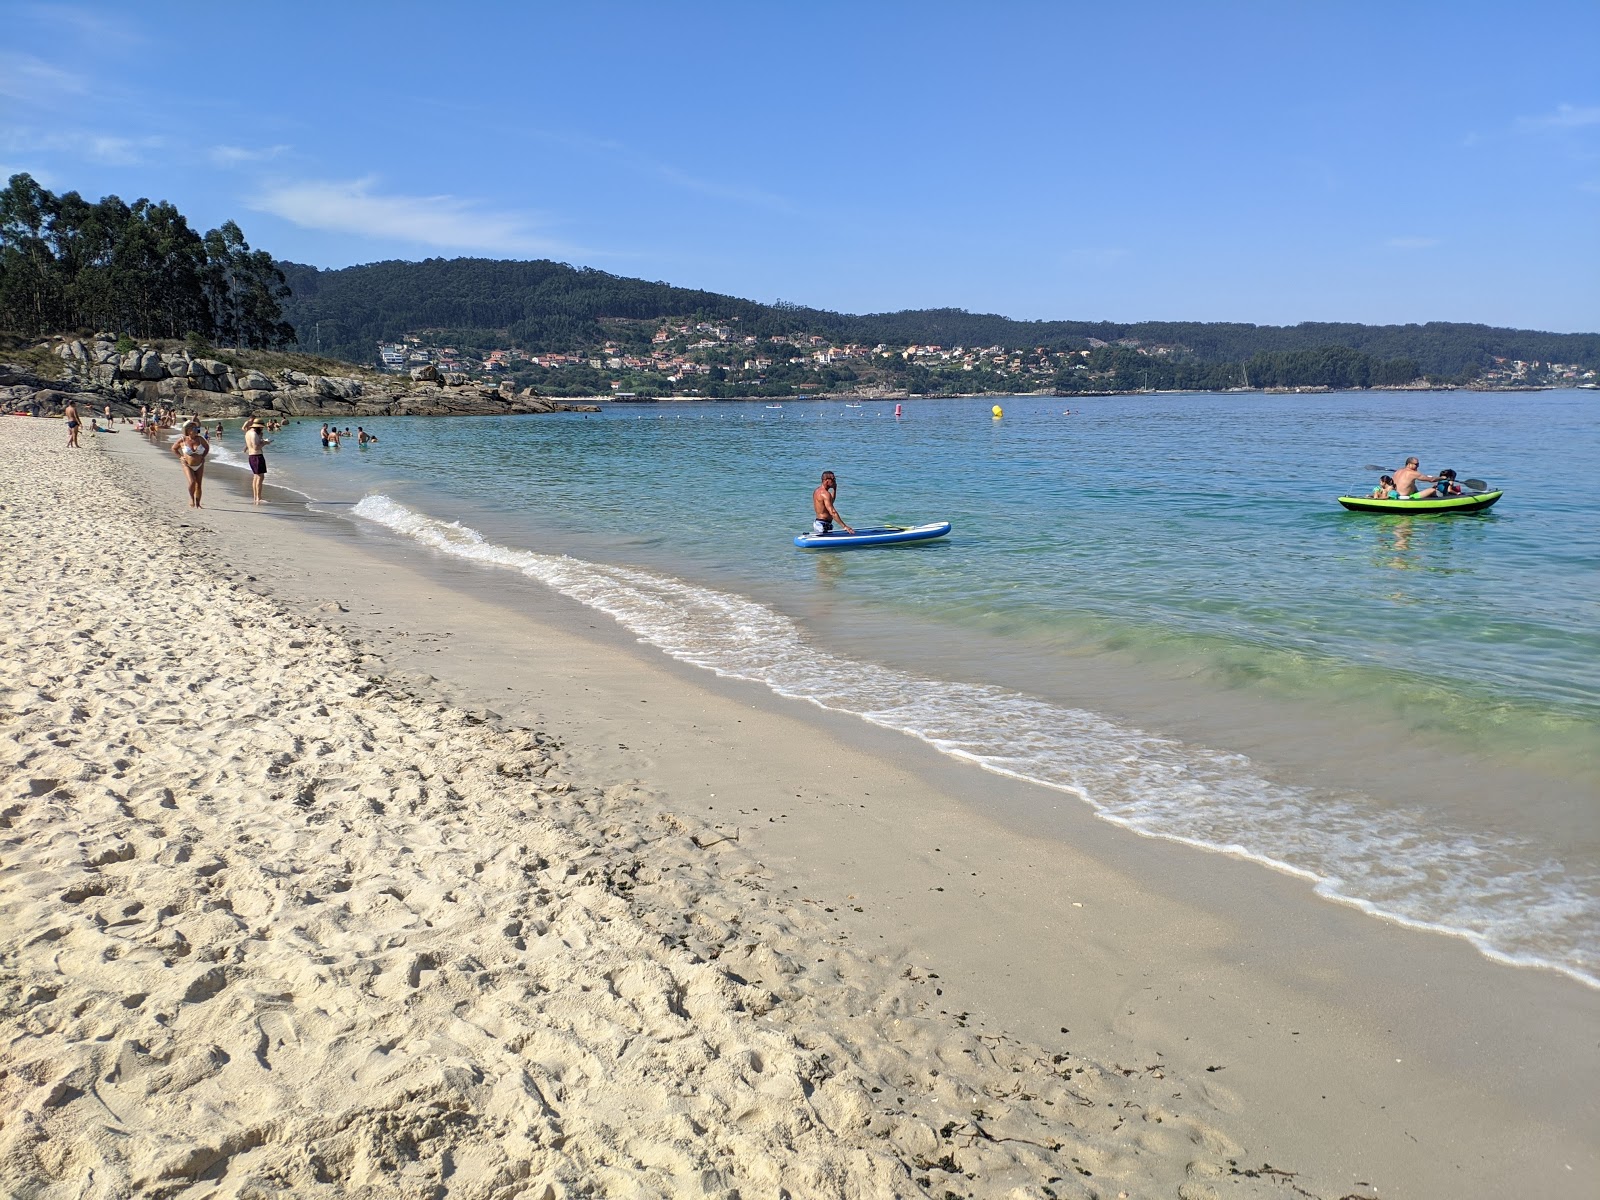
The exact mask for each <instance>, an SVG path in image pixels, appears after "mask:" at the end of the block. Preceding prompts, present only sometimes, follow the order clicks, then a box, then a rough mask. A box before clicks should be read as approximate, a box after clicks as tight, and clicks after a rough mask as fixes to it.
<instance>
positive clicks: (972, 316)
mask: <svg viewBox="0 0 1600 1200" xmlns="http://www.w3.org/2000/svg"><path fill="white" fill-rule="evenodd" d="M278 267H279V269H280V270H281V271H282V272H283V274H284V277H285V279H286V280H287V282H288V285H289V288H290V290H291V292H292V296H291V297H290V298H289V299H288V300H287V301H285V303H284V312H285V315H286V317H287V318H288V319H289V321H290V322H291V323H292V324H293V325H294V326H295V328H296V329H297V330H298V331H299V334H300V340H301V343H302V345H305V346H307V347H310V348H314V349H315V348H320V350H321V351H322V352H323V353H328V354H334V355H337V356H339V357H341V358H348V359H350V360H351V361H359V362H370V361H372V360H373V357H374V354H375V351H376V347H377V345H378V343H379V342H383V341H396V340H399V339H400V338H402V337H404V336H405V335H407V334H418V333H427V334H429V335H431V340H436V341H439V342H448V343H451V344H458V345H461V346H464V347H474V348H490V347H512V346H515V347H520V348H522V349H525V350H528V351H532V352H535V353H537V352H563V351H568V352H570V351H583V350H591V349H600V348H602V347H604V346H605V345H606V344H607V343H610V344H612V345H614V346H617V347H618V348H619V349H627V348H628V347H629V345H630V342H631V343H633V344H639V342H640V341H641V338H642V341H643V343H645V344H647V343H648V338H649V330H648V329H639V330H636V331H632V332H630V330H629V329H628V328H627V327H626V326H627V325H629V324H633V323H651V322H660V321H663V320H668V319H680V318H681V319H697V320H707V321H737V322H738V329H739V332H740V333H741V334H743V335H745V336H753V337H755V338H757V339H761V340H765V339H768V338H771V337H773V336H787V337H791V338H792V337H795V336H797V335H803V336H820V337H822V338H824V339H826V340H827V341H828V342H830V343H832V344H835V345H845V344H859V345H864V346H877V345H886V346H889V347H894V348H902V347H906V346H910V345H928V344H933V345H937V346H943V347H947V348H948V347H952V346H965V347H975V346H984V347H986V346H999V347H1002V348H1004V349H1007V350H1014V351H1027V350H1037V349H1044V350H1047V351H1051V352H1060V351H1069V350H1071V351H1078V350H1085V349H1090V348H1091V341H1090V339H1094V340H1095V341H1100V342H1106V343H1117V342H1119V341H1135V342H1137V343H1139V345H1140V346H1142V347H1151V346H1159V347H1170V348H1171V353H1170V354H1169V355H1167V356H1166V357H1170V358H1180V359H1186V360H1188V361H1190V362H1192V363H1193V364H1196V365H1220V364H1243V363H1245V362H1247V361H1248V360H1250V359H1251V358H1252V357H1253V356H1255V355H1258V354H1265V355H1278V354H1287V353H1295V352H1325V351H1328V350H1330V349H1332V348H1343V349H1346V350H1353V351H1357V352H1359V353H1360V354H1363V355H1366V356H1367V357H1368V358H1369V359H1372V360H1408V361H1410V362H1411V363H1414V364H1415V367H1416V369H1417V371H1419V372H1420V373H1422V374H1425V375H1428V376H1431V377H1435V378H1439V379H1447V378H1448V379H1466V378H1472V377H1473V376H1474V375H1475V373H1476V372H1478V371H1482V370H1485V369H1488V368H1489V367H1491V366H1492V365H1493V364H1494V361H1495V360H1496V359H1497V358H1502V359H1510V360H1527V361H1540V362H1559V363H1573V364H1579V365H1582V366H1584V367H1585V368H1594V367H1596V366H1600V334H1557V333H1540V332H1535V331H1529V330H1517V329H1500V328H1494V327H1492V326H1487V325H1472V324H1461V323H1454V322H1443V321H1436V322H1429V323H1428V324H1425V325H1360V324H1355V323H1329V322H1306V323H1303V324H1300V325H1292V326H1272V325H1250V324H1242V323H1217V322H1199V321H1141V322H1133V323H1119V322H1111V321H1016V320H1012V319H1010V318H1007V317H1002V316H997V315H994V314H990V313H969V312H965V311H963V310H961V309H916V310H907V311H904V312H894V313H874V314H868V315H865V316H854V315H851V314H847V313H836V312H829V311H826V310H822V309H813V308H805V307H801V306H798V305H789V304H781V303H780V304H761V303H757V302H756V301H752V300H743V299H740V298H738V297H736V296H724V295H720V294H718V293H715V292H706V291H698V290H695V289H691V288H681V287H673V286H672V285H670V284H666V283H659V282H657V283H652V282H648V281H646V280H642V279H630V278H627V277H625V276H619V275H611V274H609V273H607V272H604V271H596V270H591V269H589V268H581V267H571V266H567V265H566V264H563V263H557V262H551V261H547V260H540V261H533V262H506V261H501V260H496V259H481V258H457V259H442V258H434V259H428V260H426V261H423V262H399V261H390V262H379V263H371V264H368V265H365V266H356V267H346V268H343V269H341V270H334V271H323V270H318V269H317V268H315V267H308V266H303V265H299V264H295V263H283V262H280V263H279V264H278ZM1140 368H1141V370H1152V371H1154V370H1155V369H1156V366H1155V365H1154V364H1152V363H1150V362H1145V363H1143V364H1140ZM1165 373H1166V372H1163V374H1165ZM1233 382H1234V383H1237V382H1240V379H1239V378H1238V377H1237V376H1235V378H1234V379H1233ZM1250 382H1251V383H1252V384H1257V383H1258V382H1260V383H1264V382H1267V381H1266V380H1260V381H1258V380H1257V379H1256V378H1255V376H1254V374H1253V373H1252V377H1251V380H1250ZM1327 382H1329V383H1332V382H1334V381H1333V380H1329V381H1327Z"/></svg>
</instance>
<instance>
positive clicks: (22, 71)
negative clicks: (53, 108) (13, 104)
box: [0, 50, 89, 104]
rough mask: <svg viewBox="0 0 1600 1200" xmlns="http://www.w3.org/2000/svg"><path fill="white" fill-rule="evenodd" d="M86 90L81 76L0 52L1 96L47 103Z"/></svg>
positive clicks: (14, 54)
mask: <svg viewBox="0 0 1600 1200" xmlns="http://www.w3.org/2000/svg"><path fill="white" fill-rule="evenodd" d="M88 90H89V85H88V82H87V81H86V80H85V79H84V78H83V77H82V76H81V75H74V74H73V73H72V72H71V71H63V70H62V69H61V68H60V67H57V66H53V65H51V64H50V63H47V62H45V61H44V59H42V58H35V57H34V56H33V55H31V54H17V53H15V52H13V51H10V50H0V96H5V97H6V98H8V99H11V100H22V101H25V102H27V103H30V104H46V103H49V102H51V101H54V100H59V99H60V98H61V97H62V96H64V95H70V96H81V95H83V94H84V93H85V92H87V91H88Z"/></svg>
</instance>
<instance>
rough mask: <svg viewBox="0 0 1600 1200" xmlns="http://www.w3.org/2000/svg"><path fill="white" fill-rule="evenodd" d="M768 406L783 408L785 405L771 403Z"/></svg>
mask: <svg viewBox="0 0 1600 1200" xmlns="http://www.w3.org/2000/svg"><path fill="white" fill-rule="evenodd" d="M767 407H768V408H782V407H783V405H781V404H769V405H767Z"/></svg>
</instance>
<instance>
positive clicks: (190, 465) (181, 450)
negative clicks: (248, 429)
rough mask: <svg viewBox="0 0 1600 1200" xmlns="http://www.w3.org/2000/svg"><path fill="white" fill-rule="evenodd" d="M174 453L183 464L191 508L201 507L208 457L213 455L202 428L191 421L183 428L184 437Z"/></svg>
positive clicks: (174, 449) (175, 444)
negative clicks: (202, 486)
mask: <svg viewBox="0 0 1600 1200" xmlns="http://www.w3.org/2000/svg"><path fill="white" fill-rule="evenodd" d="M172 452H173V453H174V454H176V455H177V456H178V461H179V462H180V463H182V464H183V478H184V481H185V482H186V483H187V484H188V485H189V507H190V508H199V507H200V485H201V482H202V478H203V476H204V475H205V473H206V455H208V454H210V453H211V443H210V442H208V441H206V439H205V438H204V437H202V436H201V433H200V426H198V425H196V424H195V423H194V422H193V421H190V422H189V423H188V424H187V425H185V426H184V427H183V436H182V437H181V438H179V439H178V440H177V441H176V442H174V443H173V445H172Z"/></svg>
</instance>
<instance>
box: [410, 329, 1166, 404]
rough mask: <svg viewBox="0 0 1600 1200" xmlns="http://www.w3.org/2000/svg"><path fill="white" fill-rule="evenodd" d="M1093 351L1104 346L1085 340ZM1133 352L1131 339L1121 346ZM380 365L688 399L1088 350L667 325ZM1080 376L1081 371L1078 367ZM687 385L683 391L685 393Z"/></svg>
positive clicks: (1018, 365) (420, 341) (1069, 358)
mask: <svg viewBox="0 0 1600 1200" xmlns="http://www.w3.org/2000/svg"><path fill="white" fill-rule="evenodd" d="M1090 343H1091V345H1092V346H1104V345H1106V344H1107V343H1105V342H1101V341H1098V340H1096V339H1090ZM1120 344H1122V345H1125V346H1130V347H1136V348H1137V347H1138V343H1136V342H1134V341H1132V340H1131V339H1128V340H1124V341H1123V342H1122V343H1120ZM1174 349H1175V348H1174V347H1164V346H1158V347H1149V348H1140V352H1141V353H1154V354H1165V353H1171V352H1172V351H1173V350H1174ZM378 352H379V361H380V364H381V365H382V367H383V369H385V370H387V371H402V372H403V371H411V370H415V369H417V368H421V367H428V366H432V367H434V368H435V369H436V370H438V371H441V372H463V373H466V374H469V375H477V374H486V375H494V374H504V373H508V372H512V371H515V370H517V369H518V368H519V367H537V368H542V369H545V370H562V369H567V368H573V367H588V368H589V369H590V370H594V371H602V372H614V373H617V374H618V375H619V376H622V377H619V378H616V379H611V380H609V381H607V382H608V385H609V387H610V388H611V390H612V391H621V390H622V389H623V388H624V387H625V386H626V385H627V383H628V382H629V381H628V380H627V379H626V378H625V377H626V376H628V375H633V376H638V375H645V376H648V377H649V378H650V380H651V381H652V382H657V383H660V384H666V385H670V386H672V387H673V388H674V390H684V391H689V392H691V393H692V391H693V384H694V383H695V382H696V381H697V380H699V379H701V378H704V377H711V376H714V375H717V373H718V372H719V371H720V372H722V374H721V375H718V376H717V377H718V378H735V377H739V378H743V379H745V380H748V381H751V382H757V383H759V382H760V381H761V380H762V379H763V377H765V376H766V375H768V373H770V372H772V371H773V370H774V369H775V368H776V369H781V368H785V367H787V368H795V367H799V368H816V367H830V366H835V365H840V364H845V365H854V366H857V367H860V366H874V365H882V364H883V363H885V362H887V360H889V359H891V358H898V359H900V360H901V361H902V362H909V363H918V364H921V365H925V366H930V367H933V366H937V367H942V368H944V369H946V370H950V369H959V370H965V371H973V370H987V371H991V372H994V373H997V374H1004V375H1016V376H1024V377H1026V376H1037V377H1040V378H1044V377H1049V376H1053V375H1055V373H1056V372H1057V371H1059V370H1061V369H1062V368H1063V367H1064V366H1069V365H1073V364H1074V360H1079V359H1082V358H1087V357H1088V356H1089V353H1090V352H1089V351H1088V350H1082V351H1076V350H1074V351H1062V352H1059V353H1052V352H1049V351H1046V350H1044V349H1038V350H1031V351H1020V350H1007V349H1005V348H1004V347H1001V346H987V347H983V348H981V349H979V348H967V347H962V346H954V347H949V348H946V347H944V346H932V345H929V346H923V345H912V346H905V347H890V346H887V345H884V344H881V343H880V344H879V345H876V346H861V345H856V344H853V343H852V344H848V345H843V346H840V345H835V344H833V343H831V342H829V341H828V339H827V338H824V337H819V336H815V335H812V336H796V337H789V336H784V335H774V336H770V337H766V338H757V337H752V336H749V335H743V336H741V334H740V332H739V331H738V330H737V329H736V328H735V327H734V326H732V325H728V324H716V323H712V322H705V321H702V322H697V323H692V324H691V323H687V322H685V323H677V324H666V325H663V326H661V328H659V329H657V330H656V331H655V332H654V334H652V335H651V338H650V349H649V351H648V352H647V353H639V352H637V351H629V350H626V349H624V348H623V347H621V346H619V345H618V344H617V343H616V342H607V343H605V344H604V345H603V346H602V347H601V348H600V350H599V351H597V352H587V353H578V352H566V353H532V352H529V351H527V350H521V349H515V348H513V349H499V350H489V351H480V352H472V351H463V350H461V349H460V348H458V347H455V346H435V345H430V344H427V342H426V341H425V339H424V338H423V337H422V336H420V335H411V336H407V337H406V338H405V339H404V340H403V341H401V342H392V343H385V344H383V345H381V346H380V347H379V348H378ZM1083 369H1087V367H1084V368H1083ZM685 385H688V386H685Z"/></svg>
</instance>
